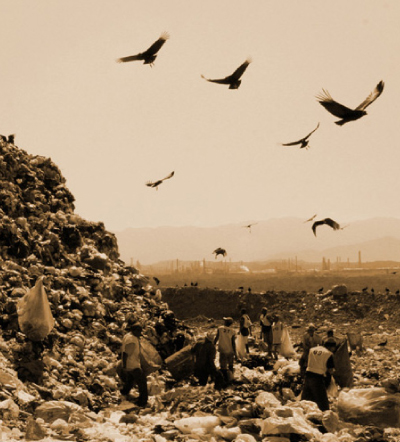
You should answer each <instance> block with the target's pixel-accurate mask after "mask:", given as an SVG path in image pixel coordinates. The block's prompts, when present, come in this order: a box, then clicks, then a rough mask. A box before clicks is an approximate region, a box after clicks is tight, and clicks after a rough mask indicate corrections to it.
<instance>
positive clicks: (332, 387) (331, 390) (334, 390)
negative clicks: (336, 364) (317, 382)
mask: <svg viewBox="0 0 400 442" xmlns="http://www.w3.org/2000/svg"><path fill="white" fill-rule="evenodd" d="M326 392H327V393H328V396H329V397H331V398H335V397H338V396H339V390H338V387H337V385H336V382H335V379H334V378H333V377H332V378H331V383H330V384H329V387H328V388H327V390H326Z"/></svg>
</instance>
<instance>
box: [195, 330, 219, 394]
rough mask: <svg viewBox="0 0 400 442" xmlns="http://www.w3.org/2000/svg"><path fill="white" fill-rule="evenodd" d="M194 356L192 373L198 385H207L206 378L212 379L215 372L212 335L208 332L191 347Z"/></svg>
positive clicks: (214, 352) (214, 351) (214, 350)
mask: <svg viewBox="0 0 400 442" xmlns="http://www.w3.org/2000/svg"><path fill="white" fill-rule="evenodd" d="M191 352H192V353H193V356H194V375H195V377H196V378H197V379H198V381H199V385H202V386H204V385H207V382H208V379H209V378H211V379H214V378H215V374H216V371H217V369H216V367H215V355H216V349H215V345H214V335H213V334H212V332H208V333H207V335H206V336H205V337H204V338H202V339H199V340H198V341H197V342H196V343H195V344H194V345H193V346H192V348H191Z"/></svg>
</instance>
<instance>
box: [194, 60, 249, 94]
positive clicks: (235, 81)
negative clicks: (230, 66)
mask: <svg viewBox="0 0 400 442" xmlns="http://www.w3.org/2000/svg"><path fill="white" fill-rule="evenodd" d="M250 63H251V58H248V59H247V60H246V61H245V62H244V63H243V64H242V65H240V66H239V67H238V68H237V69H236V71H235V72H234V73H233V74H231V75H228V76H227V77H225V78H221V79H219V80H212V79H210V78H206V77H205V76H204V75H202V76H201V77H202V78H204V80H207V81H211V82H212V83H218V84H229V89H238V88H239V86H240V84H241V82H242V80H241V79H240V77H241V76H242V75H243V74H244V71H245V70H246V69H247V67H248V65H249V64H250Z"/></svg>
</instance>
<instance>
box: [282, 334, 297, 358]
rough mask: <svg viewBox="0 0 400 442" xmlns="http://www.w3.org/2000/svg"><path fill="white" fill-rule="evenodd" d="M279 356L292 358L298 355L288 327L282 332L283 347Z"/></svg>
mask: <svg viewBox="0 0 400 442" xmlns="http://www.w3.org/2000/svg"><path fill="white" fill-rule="evenodd" d="M279 354H281V355H282V356H284V357H285V358H291V357H292V356H294V355H295V354H296V351H295V349H294V348H293V345H292V341H291V339H290V335H289V331H288V329H287V327H284V328H283V331H282V345H281V350H280V352H279Z"/></svg>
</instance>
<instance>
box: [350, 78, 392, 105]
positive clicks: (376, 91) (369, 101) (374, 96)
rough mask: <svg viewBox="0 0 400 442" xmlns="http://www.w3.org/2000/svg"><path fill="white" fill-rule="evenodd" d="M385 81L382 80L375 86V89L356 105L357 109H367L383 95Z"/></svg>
mask: <svg viewBox="0 0 400 442" xmlns="http://www.w3.org/2000/svg"><path fill="white" fill-rule="evenodd" d="M384 86H385V83H384V82H383V81H382V80H381V81H380V82H379V83H378V84H377V85H376V87H375V89H374V90H373V91H372V92H371V93H370V94H369V95H368V97H367V98H366V99H365V100H364V101H363V102H362V103H361V104H360V105H358V106H357V107H356V110H365V109H366V108H367V107H368V106H369V105H370V104H372V103H373V102H374V101H375V100H376V99H377V98H378V97H379V95H381V93H382V91H383V88H384Z"/></svg>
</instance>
